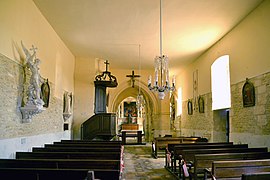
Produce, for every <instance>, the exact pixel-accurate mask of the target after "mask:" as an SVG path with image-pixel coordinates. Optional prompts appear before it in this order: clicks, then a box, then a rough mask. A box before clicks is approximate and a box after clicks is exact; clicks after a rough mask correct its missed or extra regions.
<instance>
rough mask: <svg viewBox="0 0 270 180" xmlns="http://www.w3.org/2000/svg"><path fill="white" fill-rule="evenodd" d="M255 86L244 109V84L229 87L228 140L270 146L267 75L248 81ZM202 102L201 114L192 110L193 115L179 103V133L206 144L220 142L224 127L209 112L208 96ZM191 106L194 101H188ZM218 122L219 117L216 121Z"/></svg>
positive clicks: (269, 98) (185, 102) (185, 105)
mask: <svg viewBox="0 0 270 180" xmlns="http://www.w3.org/2000/svg"><path fill="white" fill-rule="evenodd" d="M249 81H250V82H251V83H252V84H253V85H254V87H255V106H252V107H244V106H243V100H242V99H243V98H242V88H243V86H244V84H245V81H242V82H239V83H236V84H233V85H231V101H232V105H231V108H230V112H229V113H230V117H229V118H230V120H229V124H230V125H229V129H230V135H229V139H230V141H232V142H235V143H247V144H249V145H250V146H252V147H254V146H268V147H270V141H269V138H270V72H268V73H265V74H262V75H258V76H256V77H253V78H250V79H249ZM202 97H203V98H204V100H205V112H204V113H199V112H198V108H197V107H196V106H195V107H193V114H192V115H188V113H187V101H184V102H183V114H182V115H181V116H180V117H178V119H179V120H180V125H179V126H180V131H181V135H183V136H203V137H206V138H208V139H209V141H216V140H218V139H220V138H219V137H216V136H219V134H222V133H223V131H224V128H225V127H224V124H218V123H217V122H218V121H217V120H216V117H217V114H218V113H213V111H212V100H211V93H208V94H205V95H202ZM192 102H193V105H194V100H193V99H192ZM220 119H222V118H220Z"/></svg>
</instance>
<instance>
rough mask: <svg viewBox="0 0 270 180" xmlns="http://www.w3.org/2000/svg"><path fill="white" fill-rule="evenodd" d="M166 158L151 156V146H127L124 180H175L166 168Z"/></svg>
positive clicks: (125, 150) (125, 147)
mask: <svg viewBox="0 0 270 180" xmlns="http://www.w3.org/2000/svg"><path fill="white" fill-rule="evenodd" d="M164 164H165V160H164V158H158V159H154V158H153V157H152V156H151V145H150V144H146V145H125V146H124V171H123V175H122V180H149V179H153V180H175V177H174V176H173V175H172V174H170V173H169V172H168V171H167V170H166V169H165V168H164Z"/></svg>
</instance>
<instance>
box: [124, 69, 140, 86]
mask: <svg viewBox="0 0 270 180" xmlns="http://www.w3.org/2000/svg"><path fill="white" fill-rule="evenodd" d="M126 77H129V78H130V80H131V82H132V87H133V88H134V83H135V78H138V77H141V76H140V75H136V74H135V73H134V70H132V73H131V74H130V75H126Z"/></svg>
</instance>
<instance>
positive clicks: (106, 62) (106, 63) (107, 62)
mask: <svg viewBox="0 0 270 180" xmlns="http://www.w3.org/2000/svg"><path fill="white" fill-rule="evenodd" d="M104 64H105V66H106V72H108V66H109V64H110V63H109V61H108V60H106V61H105V62H104Z"/></svg>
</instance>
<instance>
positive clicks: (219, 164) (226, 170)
mask: <svg viewBox="0 0 270 180" xmlns="http://www.w3.org/2000/svg"><path fill="white" fill-rule="evenodd" d="M207 172H210V173H211V175H212V177H213V178H216V179H222V178H223V179H241V177H242V174H245V173H260V172H270V159H259V160H233V161H214V162H213V163H212V169H211V170H208V171H207ZM205 177H206V176H205Z"/></svg>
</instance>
